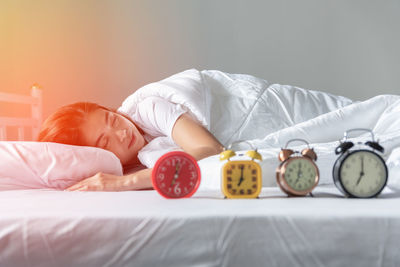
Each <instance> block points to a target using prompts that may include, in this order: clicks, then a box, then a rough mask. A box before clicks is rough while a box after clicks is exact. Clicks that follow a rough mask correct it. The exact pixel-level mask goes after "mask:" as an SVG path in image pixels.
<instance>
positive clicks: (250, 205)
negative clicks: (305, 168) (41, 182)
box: [0, 186, 400, 267]
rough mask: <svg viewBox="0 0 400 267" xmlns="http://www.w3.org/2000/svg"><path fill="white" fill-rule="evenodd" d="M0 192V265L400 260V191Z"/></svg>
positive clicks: (380, 262) (283, 263)
mask: <svg viewBox="0 0 400 267" xmlns="http://www.w3.org/2000/svg"><path fill="white" fill-rule="evenodd" d="M314 193H315V197H314V198H312V197H305V198H295V197H291V198H289V197H286V196H285V195H283V193H281V192H280V190H279V189H278V188H276V187H273V188H272V187H271V188H263V191H262V193H261V197H260V198H259V199H250V200H249V199H244V200H227V199H222V198H221V197H220V196H221V194H220V193H219V192H218V191H202V192H200V193H198V194H197V195H196V196H195V197H192V198H190V199H178V200H166V199H164V198H162V197H161V196H159V195H158V194H157V192H155V191H153V190H149V191H132V192H64V191H53V190H48V189H35V190H18V191H2V192H0V199H1V201H0V213H1V217H0V265H1V266H174V267H177V266H398V265H399V263H400V254H399V253H398V247H399V246H400V212H399V207H400V196H399V194H398V193H394V192H391V191H390V190H389V189H386V190H385V191H384V193H383V194H382V195H381V196H380V197H379V198H377V199H347V198H343V197H341V195H340V194H339V192H338V191H337V190H336V188H334V187H332V186H319V187H317V189H316V190H315V191H314Z"/></svg>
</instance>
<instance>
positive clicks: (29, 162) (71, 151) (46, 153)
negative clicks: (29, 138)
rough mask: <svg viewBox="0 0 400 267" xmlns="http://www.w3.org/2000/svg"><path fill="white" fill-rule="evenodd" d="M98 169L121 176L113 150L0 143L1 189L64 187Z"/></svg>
mask: <svg viewBox="0 0 400 267" xmlns="http://www.w3.org/2000/svg"><path fill="white" fill-rule="evenodd" d="M97 172H104V173H110V174H114V175H122V174H123V170H122V165H121V162H120V160H119V159H118V158H117V156H115V155H114V154H113V153H112V152H110V151H107V150H104V149H100V148H96V147H86V146H71V145H64V144H58V143H49V142H25V141H2V142H0V190H9V189H28V188H54V189H61V190H62V189H65V188H67V187H69V186H71V185H73V184H75V183H77V182H79V181H80V180H82V179H85V178H88V177H90V176H93V175H95V174H96V173H97Z"/></svg>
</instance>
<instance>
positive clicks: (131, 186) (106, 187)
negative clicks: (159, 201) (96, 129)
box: [66, 114, 223, 191]
mask: <svg viewBox="0 0 400 267" xmlns="http://www.w3.org/2000/svg"><path fill="white" fill-rule="evenodd" d="M172 138H173V139H174V141H175V143H176V144H177V145H179V146H180V147H181V148H182V149H183V150H184V151H185V152H187V153H189V154H190V155H192V156H193V157H194V158H195V159H196V160H200V159H203V158H205V157H208V156H212V155H215V154H218V153H220V152H221V151H222V150H223V146H222V145H221V144H220V143H219V142H218V140H217V139H216V138H215V137H214V136H213V135H212V134H211V133H210V132H209V131H208V130H207V129H205V128H204V127H203V126H202V125H200V124H199V123H198V122H196V121H195V120H193V119H192V118H191V117H190V116H189V115H187V114H183V115H182V116H180V117H179V118H178V119H177V121H176V122H175V125H174V127H173V129H172ZM151 170H152V169H143V170H140V171H137V172H134V173H131V174H127V175H124V176H117V175H112V174H107V173H98V174H96V175H94V176H92V177H89V178H87V179H85V180H82V181H80V182H78V183H77V184H75V185H73V186H71V187H69V188H67V189H66V191H127V190H140V189H150V188H152V183H151Z"/></svg>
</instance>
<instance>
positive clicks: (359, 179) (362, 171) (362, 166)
mask: <svg viewBox="0 0 400 267" xmlns="http://www.w3.org/2000/svg"><path fill="white" fill-rule="evenodd" d="M363 176H364V157H361V172H360V177H359V178H358V179H357V183H356V185H358V184H359V183H360V181H361V178H362V177H363Z"/></svg>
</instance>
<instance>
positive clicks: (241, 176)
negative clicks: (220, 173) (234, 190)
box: [238, 166, 244, 186]
mask: <svg viewBox="0 0 400 267" xmlns="http://www.w3.org/2000/svg"><path fill="white" fill-rule="evenodd" d="M243 168H244V166H242V167H241V168H240V170H241V172H240V179H239V183H238V186H240V185H241V184H242V182H243V181H244V178H243Z"/></svg>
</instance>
